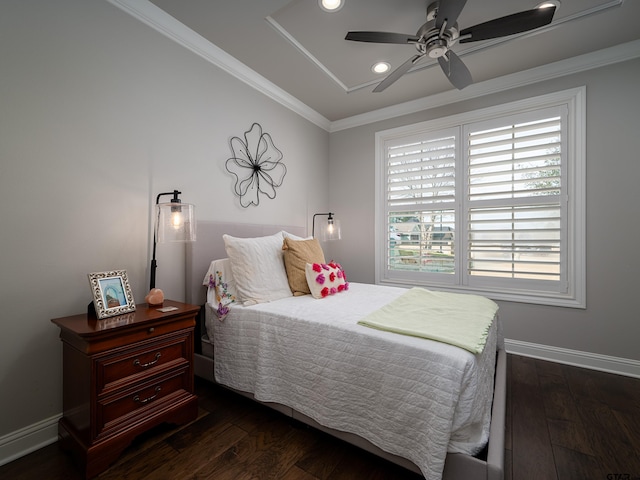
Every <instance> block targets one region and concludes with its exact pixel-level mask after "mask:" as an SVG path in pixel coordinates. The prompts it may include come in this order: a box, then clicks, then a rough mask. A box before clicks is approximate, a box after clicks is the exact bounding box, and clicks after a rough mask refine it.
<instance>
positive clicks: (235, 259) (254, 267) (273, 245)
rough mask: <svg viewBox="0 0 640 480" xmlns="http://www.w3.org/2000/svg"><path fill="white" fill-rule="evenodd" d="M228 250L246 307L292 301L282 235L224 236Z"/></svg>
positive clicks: (232, 268)
mask: <svg viewBox="0 0 640 480" xmlns="http://www.w3.org/2000/svg"><path fill="white" fill-rule="evenodd" d="M222 238H223V240H224V246H225V249H226V251H227V255H228V256H229V259H230V260H231V270H232V271H233V277H234V279H235V281H236V291H237V293H238V296H239V297H240V300H241V301H242V304H243V305H245V306H246V305H255V304H256V303H264V302H272V301H274V300H280V299H281V298H285V297H291V296H292V293H291V289H290V288H289V281H288V279H287V272H286V270H285V268H284V259H283V252H282V242H283V241H284V236H283V234H282V232H278V233H276V234H275V235H270V236H266V237H256V238H238V237H232V236H231V235H226V234H225V235H223V236H222Z"/></svg>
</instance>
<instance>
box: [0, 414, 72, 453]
mask: <svg viewBox="0 0 640 480" xmlns="http://www.w3.org/2000/svg"><path fill="white" fill-rule="evenodd" d="M61 417H62V415H54V416H53V417H49V418H46V419H44V420H41V421H40V422H37V423H34V424H32V425H29V426H27V427H24V428H21V429H20V430H16V431H15V432H11V433H9V434H7V435H4V436H2V437H0V465H4V464H6V463H9V462H11V461H13V460H16V459H18V458H20V457H23V456H25V455H27V454H29V453H31V452H34V451H36V450H38V449H40V448H42V447H46V446H47V445H51V444H52V443H54V442H56V441H57V440H58V420H59V419H60V418H61Z"/></svg>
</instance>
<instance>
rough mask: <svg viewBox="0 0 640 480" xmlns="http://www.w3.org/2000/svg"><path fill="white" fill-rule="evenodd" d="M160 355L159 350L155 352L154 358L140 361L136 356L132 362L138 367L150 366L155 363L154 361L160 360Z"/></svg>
mask: <svg viewBox="0 0 640 480" xmlns="http://www.w3.org/2000/svg"><path fill="white" fill-rule="evenodd" d="M160 356H161V355H160V352H158V353H156V358H155V360H151V361H150V362H149V363H140V359H139V358H136V359H135V360H134V361H133V364H134V365H135V366H136V367H140V368H147V367H150V366H151V365H155V364H156V363H158V360H160Z"/></svg>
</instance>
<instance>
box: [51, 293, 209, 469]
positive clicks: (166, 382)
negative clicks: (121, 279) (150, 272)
mask: <svg viewBox="0 0 640 480" xmlns="http://www.w3.org/2000/svg"><path fill="white" fill-rule="evenodd" d="M162 307H177V309H176V310H173V311H171V312H167V313H162V312H160V311H158V307H149V306H148V305H147V304H141V305H136V310H135V311H134V312H131V313H128V314H125V315H119V316H116V317H111V318H105V319H102V320H98V319H96V318H95V317H93V316H90V315H87V314H83V315H74V316H70V317H64V318H56V319H53V320H51V321H52V322H53V323H55V324H56V325H58V327H60V339H61V340H62V342H63V409H64V413H63V417H62V418H61V419H60V421H59V423H58V435H59V439H60V443H61V445H62V446H63V448H65V449H67V450H69V451H71V453H72V454H73V455H74V457H75V458H76V459H77V460H78V462H79V463H80V465H81V467H82V470H83V473H84V474H85V476H86V478H90V477H93V476H95V475H97V474H99V473H100V472H102V471H103V470H105V469H106V468H107V467H108V466H109V465H110V464H111V463H112V462H113V461H115V460H116V459H117V458H118V456H119V455H120V454H121V453H122V451H123V450H124V449H125V448H126V447H127V446H128V445H129V444H130V443H131V441H132V440H133V439H134V438H135V437H136V436H137V435H139V434H140V433H142V432H144V431H146V430H148V429H149V428H151V427H153V426H155V425H158V424H160V423H163V422H169V423H175V424H183V423H187V422H190V421H192V420H194V419H195V418H196V417H197V415H198V398H197V397H196V396H195V395H194V385H193V382H194V378H193V375H194V373H193V345H194V341H193V335H194V333H193V332H194V327H195V318H196V315H197V314H198V312H199V310H200V307H198V306H195V305H188V304H185V303H180V302H174V301H170V300H165V302H164V304H163V305H162Z"/></svg>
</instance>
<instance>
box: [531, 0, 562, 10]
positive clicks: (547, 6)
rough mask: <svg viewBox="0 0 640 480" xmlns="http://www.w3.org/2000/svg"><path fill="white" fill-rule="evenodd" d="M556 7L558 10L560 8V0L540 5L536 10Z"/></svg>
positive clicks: (548, 0) (547, 0)
mask: <svg viewBox="0 0 640 480" xmlns="http://www.w3.org/2000/svg"><path fill="white" fill-rule="evenodd" d="M549 7H556V9H558V8H560V0H546V1H544V2H542V3H540V4H538V6H537V7H536V8H549Z"/></svg>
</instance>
